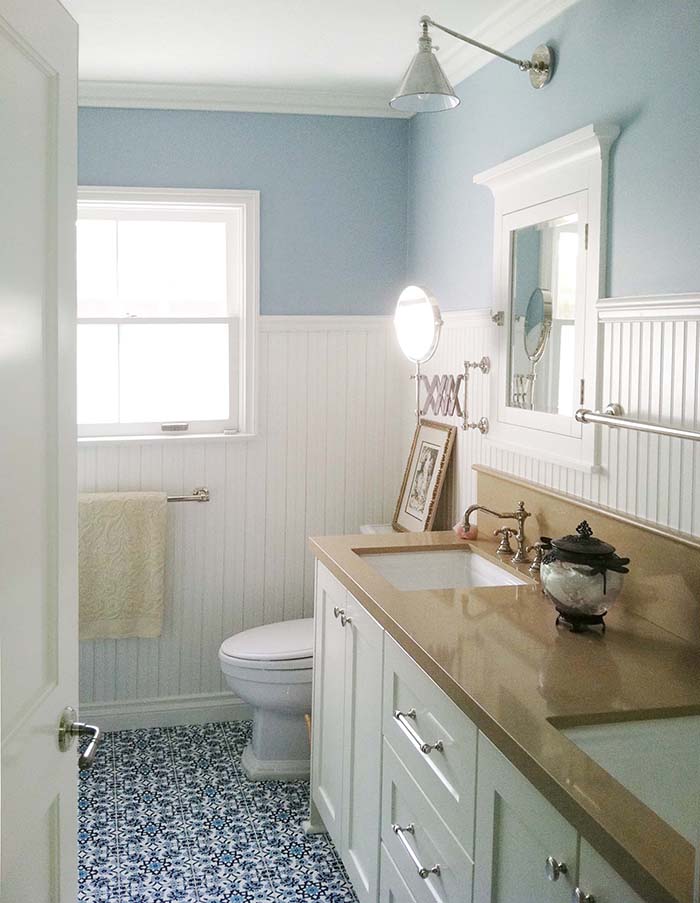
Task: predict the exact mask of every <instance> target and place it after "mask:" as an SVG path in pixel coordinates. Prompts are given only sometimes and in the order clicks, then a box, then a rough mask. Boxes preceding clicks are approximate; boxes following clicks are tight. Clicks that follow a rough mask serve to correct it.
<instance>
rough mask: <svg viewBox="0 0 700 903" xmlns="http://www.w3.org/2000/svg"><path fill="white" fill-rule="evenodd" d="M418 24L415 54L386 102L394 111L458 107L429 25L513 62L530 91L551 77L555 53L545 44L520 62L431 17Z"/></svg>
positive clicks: (420, 20) (424, 110)
mask: <svg viewBox="0 0 700 903" xmlns="http://www.w3.org/2000/svg"><path fill="white" fill-rule="evenodd" d="M419 22H420V25H421V34H420V37H419V38H418V53H417V54H416V55H415V56H414V57H413V59H412V60H411V62H410V64H409V67H408V69H407V70H406V74H405V75H404V77H403V79H402V81H401V84H400V85H399V87H398V90H397V91H396V94H395V95H394V96H393V97H392V98H391V100H390V101H389V105H390V106H392V107H393V108H394V109H395V110H402V111H403V112H404V113H435V112H439V111H440V110H452V109H454V108H455V107H456V106H457V105H458V104H459V97H457V95H456V94H455V92H454V88H453V87H452V85H451V84H450V82H449V81H448V79H447V76H446V75H445V73H444V72H443V70H442V66H441V65H440V63H439V62H438V59H437V57H436V56H435V54H434V52H433V41H432V38H431V37H430V34H429V33H428V26H430V25H432V27H433V28H439V29H440V31H444V32H445V34H449V35H452V37H453V38H458V40H460V41H464V42H465V43H467V44H471V45H472V47H478V48H479V50H485V51H486V52H487V53H492V54H493V55H494V56H497V57H500V58H501V59H502V60H506V61H507V62H509V63H513V64H514V65H516V66H517V67H518V68H519V69H520V71H521V72H527V73H528V75H529V76H530V84H531V85H532V87H533V88H543V87H544V86H545V85H546V84H547V82H548V81H550V79H551V78H552V73H553V70H554V51H553V50H552V48H551V47H548V46H547V45H546V44H540V45H539V47H536V48H535V51H534V53H533V54H532V59H529V60H519V59H516V57H514V56H509V55H508V54H507V53H501V51H500V50H494V49H493V47H489V46H487V45H486V44H482V43H481V42H480V41H475V40H474V39H473V38H468V37H467V36H466V35H463V34H460V33H459V32H458V31H452V29H451V28H447V27H446V26H445V25H440V23H439V22H434V21H433V20H432V19H431V18H430V16H421V18H420V19H419ZM435 49H437V48H435Z"/></svg>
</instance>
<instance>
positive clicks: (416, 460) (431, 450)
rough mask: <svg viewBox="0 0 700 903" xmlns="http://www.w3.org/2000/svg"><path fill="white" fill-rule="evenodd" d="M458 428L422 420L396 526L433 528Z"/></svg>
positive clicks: (413, 530)
mask: <svg viewBox="0 0 700 903" xmlns="http://www.w3.org/2000/svg"><path fill="white" fill-rule="evenodd" d="M456 433H457V427H455V426H450V425H449V424H447V423H437V422H436V421H434V420H423V419H421V420H420V421H419V423H418V425H417V426H416V431H415V433H414V435H413V443H412V444H411V451H410V453H409V455H408V462H407V464H406V470H405V471H404V475H403V481H402V483H401V492H400V493H399V498H398V502H397V503H396V511H395V512H394V520H393V521H392V524H391V525H392V527H393V528H394V530H398V531H399V532H402V533H422V532H425V531H428V530H431V529H432V527H433V523H434V521H435V514H436V512H437V506H438V502H439V500H440V493H441V491H442V486H443V483H444V482H445V475H446V473H447V467H448V465H449V463H450V458H451V456H452V447H453V445H454V441H455V435H456Z"/></svg>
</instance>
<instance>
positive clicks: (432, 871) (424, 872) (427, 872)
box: [391, 825, 440, 878]
mask: <svg viewBox="0 0 700 903" xmlns="http://www.w3.org/2000/svg"><path fill="white" fill-rule="evenodd" d="M391 830H392V831H393V832H394V834H396V836H397V837H398V838H399V840H400V841H401V844H402V845H403V848H404V850H406V852H407V853H408V855H409V856H410V858H411V862H412V863H413V864H414V865H415V867H416V869H417V871H418V876H419V877H420V878H429V877H430V876H431V875H439V874H440V866H439V865H434V866H433V867H432V868H429V869H427V868H426V867H425V866H424V865H421V864H420V860H419V859H418V857H417V856H416V854H415V853H414V852H413V848H412V847H411V844H410V843H409V842H408V841H407V840H406V838H405V837H404V834H415V833H416V827H415V825H406V827H405V828H402V827H401V825H392V826H391Z"/></svg>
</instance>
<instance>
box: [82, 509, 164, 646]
mask: <svg viewBox="0 0 700 903" xmlns="http://www.w3.org/2000/svg"><path fill="white" fill-rule="evenodd" d="M166 506H167V496H166V494H165V493H164V492H90V493H83V494H81V495H80V496H79V504H78V508H79V574H80V639H81V640H95V639H100V638H108V639H118V638H122V637H157V636H160V634H161V630H162V627H163V597H164V590H165V531H166Z"/></svg>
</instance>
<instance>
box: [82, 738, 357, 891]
mask: <svg viewBox="0 0 700 903" xmlns="http://www.w3.org/2000/svg"><path fill="white" fill-rule="evenodd" d="M249 735H250V722H232V723H229V724H205V725H196V726H191V727H173V728H155V729H150V730H134V731H120V732H118V733H112V734H107V735H106V736H105V738H104V741H103V743H102V746H101V748H100V750H99V753H98V756H97V759H96V761H95V764H94V766H93V767H92V769H91V770H90V771H87V772H82V773H81V775H80V798H79V811H78V818H79V825H78V850H79V852H78V871H79V891H78V900H79V901H80V903H171V901H173V903H174V901H179V903H355V896H354V894H353V891H352V888H351V885H350V882H349V881H348V878H347V875H346V874H345V871H344V869H343V866H342V864H341V862H340V859H339V857H338V855H337V854H336V852H335V850H334V848H333V845H332V843H331V842H330V840H329V839H328V838H327V837H326V835H323V834H319V835H308V836H307V835H305V834H304V832H303V830H302V827H301V823H302V819H304V818H305V817H306V815H307V812H308V800H309V785H308V784H307V783H306V782H294V783H282V782H276V781H266V782H263V783H254V782H252V781H249V780H248V779H247V778H246V776H245V774H244V772H243V769H242V768H241V766H240V756H241V752H242V751H243V747H244V746H245V744H246V742H247V741H248V737H249Z"/></svg>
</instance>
